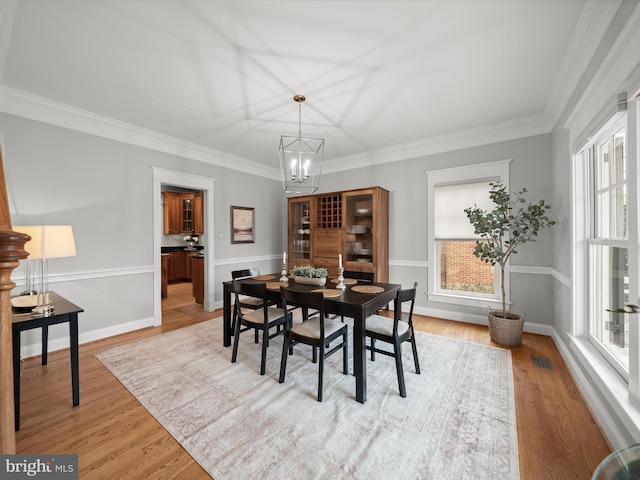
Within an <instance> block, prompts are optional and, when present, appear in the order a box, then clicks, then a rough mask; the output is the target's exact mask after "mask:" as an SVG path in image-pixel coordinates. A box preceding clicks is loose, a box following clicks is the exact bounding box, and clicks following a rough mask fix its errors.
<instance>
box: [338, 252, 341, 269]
mask: <svg viewBox="0 0 640 480" xmlns="http://www.w3.org/2000/svg"><path fill="white" fill-rule="evenodd" d="M338 268H342V254H341V253H340V254H339V255H338Z"/></svg>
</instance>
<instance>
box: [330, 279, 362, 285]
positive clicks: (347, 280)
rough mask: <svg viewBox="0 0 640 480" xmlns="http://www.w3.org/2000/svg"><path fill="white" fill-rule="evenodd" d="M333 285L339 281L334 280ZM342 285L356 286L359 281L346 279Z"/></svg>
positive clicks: (332, 280)
mask: <svg viewBox="0 0 640 480" xmlns="http://www.w3.org/2000/svg"><path fill="white" fill-rule="evenodd" d="M331 283H338V279H337V278H332V279H331ZM342 283H344V284H345V285H355V284H356V283H358V280H356V279H355V278H345V279H344V281H343V282H342Z"/></svg>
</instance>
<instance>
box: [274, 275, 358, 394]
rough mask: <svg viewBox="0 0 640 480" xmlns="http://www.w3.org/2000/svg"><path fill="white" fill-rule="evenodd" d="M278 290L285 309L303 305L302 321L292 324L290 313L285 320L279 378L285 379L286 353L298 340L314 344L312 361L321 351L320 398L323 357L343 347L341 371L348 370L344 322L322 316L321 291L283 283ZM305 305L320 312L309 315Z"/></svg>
mask: <svg viewBox="0 0 640 480" xmlns="http://www.w3.org/2000/svg"><path fill="white" fill-rule="evenodd" d="M280 292H281V296H282V308H283V310H288V309H289V308H290V307H302V311H303V322H301V323H296V324H295V325H293V322H292V316H289V317H288V320H287V323H286V324H285V332H284V342H283V344H282V361H281V363H280V379H279V382H280V383H284V378H285V374H286V370H287V357H288V356H289V355H291V354H292V353H293V347H294V346H295V345H297V344H298V343H301V344H305V345H310V346H311V347H312V348H313V352H312V361H313V363H316V362H318V353H317V352H318V351H319V352H320V361H319V366H318V398H317V400H318V401H319V402H321V401H322V382H323V376H324V361H325V358H328V357H329V356H331V355H333V354H334V353H336V352H338V351H340V350H342V373H344V374H345V375H347V373H348V372H349V361H348V356H349V347H348V339H347V337H348V330H347V325H346V324H344V323H341V322H338V321H336V320H333V319H331V318H325V314H324V295H323V294H322V293H321V292H299V291H295V290H291V289H289V288H287V287H283V286H281V287H280ZM308 309H312V310H316V311H318V312H319V314H318V315H315V316H313V317H312V318H309V317H308V314H307V311H308ZM304 317H306V318H304ZM340 337H342V339H341V340H340V342H339V343H338V344H335V345H334V346H333V347H332V346H331V342H333V341H334V340H336V339H338V338H340Z"/></svg>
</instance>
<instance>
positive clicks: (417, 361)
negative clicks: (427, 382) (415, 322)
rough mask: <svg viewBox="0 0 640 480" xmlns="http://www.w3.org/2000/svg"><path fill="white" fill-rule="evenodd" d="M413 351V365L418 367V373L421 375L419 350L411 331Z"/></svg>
mask: <svg viewBox="0 0 640 480" xmlns="http://www.w3.org/2000/svg"><path fill="white" fill-rule="evenodd" d="M411 350H413V363H414V365H415V367H416V373H417V374H418V375H420V361H419V360H418V348H417V347H416V337H415V336H414V334H413V329H412V331H411Z"/></svg>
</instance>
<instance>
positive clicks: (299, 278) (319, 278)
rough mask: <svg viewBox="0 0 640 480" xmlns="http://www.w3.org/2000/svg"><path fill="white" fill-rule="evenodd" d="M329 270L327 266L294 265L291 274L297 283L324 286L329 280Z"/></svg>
mask: <svg viewBox="0 0 640 480" xmlns="http://www.w3.org/2000/svg"><path fill="white" fill-rule="evenodd" d="M328 274H329V271H328V270H327V269H326V268H315V267H312V266H311V265H302V266H296V267H293V269H292V270H291V272H289V275H291V276H292V277H293V280H294V281H295V282H296V283H305V284H307V285H318V286H323V285H324V284H325V283H326V282H327V275H328Z"/></svg>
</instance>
